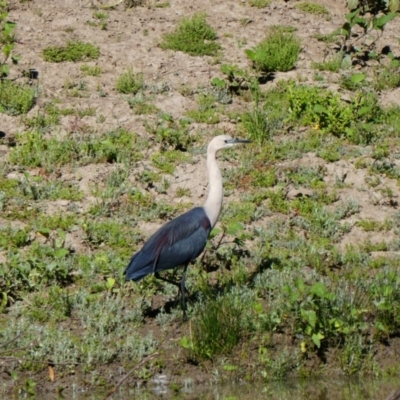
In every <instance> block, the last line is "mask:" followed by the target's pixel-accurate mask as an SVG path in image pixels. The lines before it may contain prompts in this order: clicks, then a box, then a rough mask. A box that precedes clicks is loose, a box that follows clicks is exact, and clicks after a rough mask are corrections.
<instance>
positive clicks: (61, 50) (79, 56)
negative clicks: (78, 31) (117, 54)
mask: <svg viewBox="0 0 400 400" xmlns="http://www.w3.org/2000/svg"><path fill="white" fill-rule="evenodd" d="M99 55H100V50H99V48H98V47H97V46H93V45H92V44H90V43H84V42H81V41H69V42H68V43H67V45H66V46H53V47H47V48H45V49H44V50H43V59H44V60H45V61H48V62H54V63H60V62H65V61H72V62H77V61H85V60H95V59H97V58H99Z"/></svg>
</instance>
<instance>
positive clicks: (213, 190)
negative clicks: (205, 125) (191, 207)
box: [203, 149, 223, 227]
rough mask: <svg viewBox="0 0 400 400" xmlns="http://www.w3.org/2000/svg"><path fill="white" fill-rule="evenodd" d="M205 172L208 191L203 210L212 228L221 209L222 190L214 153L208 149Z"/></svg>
mask: <svg viewBox="0 0 400 400" xmlns="http://www.w3.org/2000/svg"><path fill="white" fill-rule="evenodd" d="M207 171H208V182H209V191H208V197H207V200H206V202H205V204H204V206H203V208H204V211H205V212H206V215H207V217H208V219H209V220H210V222H211V226H212V227H214V226H215V224H216V223H217V220H218V217H219V214H220V212H221V208H222V198H223V189H222V176H221V173H220V171H219V168H218V164H217V160H216V152H215V151H214V150H212V149H209V150H208V152H207Z"/></svg>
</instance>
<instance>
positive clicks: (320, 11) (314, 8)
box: [296, 1, 330, 19]
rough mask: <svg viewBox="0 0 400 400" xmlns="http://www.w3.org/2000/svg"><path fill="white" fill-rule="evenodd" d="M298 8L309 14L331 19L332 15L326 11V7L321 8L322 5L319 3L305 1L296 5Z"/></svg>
mask: <svg viewBox="0 0 400 400" xmlns="http://www.w3.org/2000/svg"><path fill="white" fill-rule="evenodd" d="M296 8H298V9H299V10H300V11H303V12H305V13H308V14H314V15H320V16H322V17H325V18H326V19H330V13H329V11H328V10H327V9H326V7H324V6H321V5H320V4H317V3H311V2H307V1H305V2H301V3H298V4H296Z"/></svg>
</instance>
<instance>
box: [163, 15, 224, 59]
mask: <svg viewBox="0 0 400 400" xmlns="http://www.w3.org/2000/svg"><path fill="white" fill-rule="evenodd" d="M216 39H217V33H216V32H215V30H214V29H213V28H212V27H211V26H210V25H209V24H208V23H207V21H206V14H203V13H199V14H195V15H193V17H192V18H182V20H181V21H180V22H179V24H178V26H177V28H176V30H175V32H173V33H169V34H166V35H164V38H163V41H162V43H161V48H163V49H171V50H175V51H182V52H184V53H188V54H190V55H191V56H203V55H204V56H215V55H217V53H218V52H219V50H220V49H221V46H220V45H219V44H218V43H216V42H215V41H216Z"/></svg>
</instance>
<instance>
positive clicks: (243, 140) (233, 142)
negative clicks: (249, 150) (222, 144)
mask: <svg viewBox="0 0 400 400" xmlns="http://www.w3.org/2000/svg"><path fill="white" fill-rule="evenodd" d="M228 143H229V144H238V143H251V140H248V139H235V138H234V139H232V140H228Z"/></svg>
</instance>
